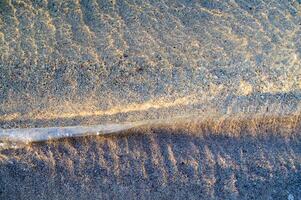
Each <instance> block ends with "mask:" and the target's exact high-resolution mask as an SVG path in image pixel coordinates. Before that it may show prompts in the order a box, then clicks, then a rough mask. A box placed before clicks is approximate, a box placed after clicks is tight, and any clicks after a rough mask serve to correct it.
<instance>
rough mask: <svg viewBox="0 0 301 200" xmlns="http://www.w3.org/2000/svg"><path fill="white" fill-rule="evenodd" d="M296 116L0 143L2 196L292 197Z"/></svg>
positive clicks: (298, 141) (298, 179) (298, 191)
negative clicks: (4, 146)
mask: <svg viewBox="0 0 301 200" xmlns="http://www.w3.org/2000/svg"><path fill="white" fill-rule="evenodd" d="M300 119H301V118H300V116H293V117H292V116H288V117H282V118H279V117H274V118H272V117H270V118H266V117H258V118H256V119H255V118H253V119H252V118H249V119H241V118H236V119H234V118H231V119H224V120H219V121H216V120H209V119H207V120H205V121H203V122H197V121H194V122H191V121H190V122H186V123H180V122H178V123H177V124H173V125H170V124H169V125H160V126H157V127H156V126H148V127H140V128H136V129H132V130H129V131H126V132H121V133H119V134H117V135H116V134H113V135H108V136H87V137H78V138H68V139H60V140H53V141H47V142H42V143H33V144H31V145H27V146H25V147H24V148H19V149H6V150H1V151H0V158H1V165H0V177H1V179H0V198H1V199H290V198H294V199H298V198H300V197H301V185H300V183H301V148H300V147H301V135H300V128H301V127H300Z"/></svg>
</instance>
